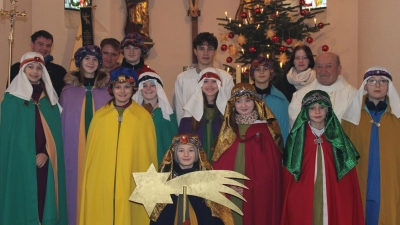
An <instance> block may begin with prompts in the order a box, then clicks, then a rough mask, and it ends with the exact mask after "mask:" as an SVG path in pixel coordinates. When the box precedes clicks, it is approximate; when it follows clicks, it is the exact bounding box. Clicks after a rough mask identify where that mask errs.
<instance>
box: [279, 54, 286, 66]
mask: <svg viewBox="0 0 400 225" xmlns="http://www.w3.org/2000/svg"><path fill="white" fill-rule="evenodd" d="M278 61H279V62H282V63H283V64H285V63H286V62H287V61H288V56H287V55H286V53H284V52H282V53H281V54H280V55H279V57H278Z"/></svg>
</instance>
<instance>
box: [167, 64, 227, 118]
mask: <svg viewBox="0 0 400 225" xmlns="http://www.w3.org/2000/svg"><path fill="white" fill-rule="evenodd" d="M215 69H216V70H217V71H218V72H219V76H220V78H221V81H222V90H223V91H224V92H225V94H226V96H227V97H228V99H229V97H230V96H231V90H232V88H233V86H234V84H233V79H232V76H231V75H230V74H229V73H227V72H226V71H225V70H221V69H217V68H215ZM199 80H200V74H199V73H197V71H196V68H193V69H190V70H187V71H184V72H182V73H180V74H179V75H178V77H177V78H176V81H175V89H174V96H173V100H172V104H173V107H174V109H175V112H176V119H177V121H178V124H179V123H180V122H181V119H182V117H183V113H184V109H183V107H184V106H185V105H186V103H187V101H188V100H189V99H190V97H191V96H192V95H193V93H194V92H195V90H196V87H197V84H198V82H199Z"/></svg>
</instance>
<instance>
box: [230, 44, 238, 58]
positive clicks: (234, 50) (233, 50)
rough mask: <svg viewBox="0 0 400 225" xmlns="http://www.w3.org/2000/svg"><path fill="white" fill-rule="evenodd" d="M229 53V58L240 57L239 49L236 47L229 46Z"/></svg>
mask: <svg viewBox="0 0 400 225" xmlns="http://www.w3.org/2000/svg"><path fill="white" fill-rule="evenodd" d="M228 52H229V56H231V57H236V56H238V48H237V47H236V45H229V46H228Z"/></svg>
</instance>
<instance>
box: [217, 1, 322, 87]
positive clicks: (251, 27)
mask: <svg viewBox="0 0 400 225" xmlns="http://www.w3.org/2000/svg"><path fill="white" fill-rule="evenodd" d="M306 7H307V5H306V4H305V1H304V0H300V1H299V5H296V6H292V4H291V3H285V0H263V1H249V2H245V3H243V4H241V5H240V6H239V8H238V12H237V14H236V18H234V19H231V18H227V17H225V18H217V20H220V21H224V23H219V25H221V26H223V27H224V28H225V29H227V30H228V31H229V32H227V33H225V32H223V33H222V34H220V37H219V39H220V40H221V41H222V42H224V44H222V45H221V50H222V51H228V53H229V57H227V59H226V62H227V63H231V62H232V61H233V58H235V61H234V62H235V63H240V64H242V68H243V69H242V79H243V80H244V81H245V80H248V67H249V66H250V64H251V62H252V61H253V60H254V59H255V58H257V57H258V56H260V55H264V56H266V57H267V58H270V59H272V60H274V61H275V62H276V63H275V73H276V75H277V76H282V75H283V70H284V69H285V66H289V65H285V64H286V63H287V62H288V61H289V59H290V55H291V52H292V49H293V48H294V47H295V46H297V45H299V44H303V40H304V39H305V40H306V41H307V42H308V43H309V44H311V43H312V42H313V38H312V37H311V36H310V35H311V33H315V32H318V31H320V30H321V29H322V28H323V27H324V26H326V25H329V24H328V23H322V22H320V23H318V24H317V21H316V18H315V15H316V14H318V13H322V12H323V10H313V11H311V10H307V8H306ZM225 14H227V13H225ZM227 42H230V43H227ZM225 43H227V44H228V45H227V44H225ZM328 49H329V48H328V46H326V45H324V46H323V47H322V50H324V51H327V50H328ZM224 65H225V66H226V67H227V68H226V69H227V70H228V71H230V72H235V70H236V69H237V68H233V67H231V66H229V65H226V64H224Z"/></svg>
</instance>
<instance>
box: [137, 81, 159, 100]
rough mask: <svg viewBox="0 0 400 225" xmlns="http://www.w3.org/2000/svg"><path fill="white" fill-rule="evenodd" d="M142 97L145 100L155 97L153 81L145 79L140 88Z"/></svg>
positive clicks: (155, 90) (155, 88) (155, 89)
mask: <svg viewBox="0 0 400 225" xmlns="http://www.w3.org/2000/svg"><path fill="white" fill-rule="evenodd" d="M141 92H142V95H143V98H144V99H145V100H147V101H151V100H154V99H155V98H157V86H156V84H155V83H154V82H153V81H150V80H149V81H145V82H144V83H143V89H142V90H141Z"/></svg>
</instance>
